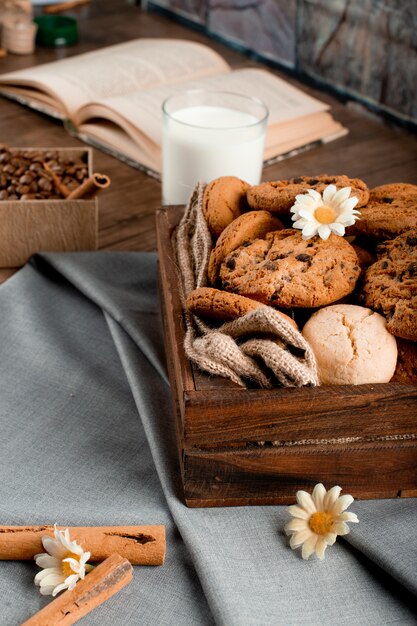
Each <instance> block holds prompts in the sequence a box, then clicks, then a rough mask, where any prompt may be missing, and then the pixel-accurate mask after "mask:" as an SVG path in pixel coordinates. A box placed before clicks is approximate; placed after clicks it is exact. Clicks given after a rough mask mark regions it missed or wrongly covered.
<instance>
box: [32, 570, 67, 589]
mask: <svg viewBox="0 0 417 626" xmlns="http://www.w3.org/2000/svg"><path fill="white" fill-rule="evenodd" d="M50 574H56V575H58V574H61V575H62V572H61V569H59V568H57V567H48V568H47V569H43V570H41V571H40V572H38V573H37V574H36V576H35V580H34V582H35V585H40V584H41V582H42V581H43V580H44V579H45V578H46V577H47V576H50Z"/></svg>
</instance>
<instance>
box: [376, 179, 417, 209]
mask: <svg viewBox="0 0 417 626" xmlns="http://www.w3.org/2000/svg"><path fill="white" fill-rule="evenodd" d="M403 196H417V185H411V184H410V183H388V184H387V185H379V187H374V188H373V189H371V190H370V192H369V200H370V201H371V202H374V201H379V202H383V203H384V204H391V203H392V201H393V200H395V199H397V198H398V197H400V198H402V197H403Z"/></svg>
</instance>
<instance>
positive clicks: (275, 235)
mask: <svg viewBox="0 0 417 626" xmlns="http://www.w3.org/2000/svg"><path fill="white" fill-rule="evenodd" d="M359 274H360V267H359V264H358V257H357V256H356V252H355V251H354V249H353V248H352V246H351V245H350V244H349V243H348V242H347V241H346V240H345V239H343V237H338V236H337V235H334V234H331V235H330V237H329V238H328V239H327V240H326V241H324V240H323V239H320V238H319V237H314V238H313V239H309V240H307V241H305V240H304V239H303V238H302V235H301V233H300V232H299V231H296V230H294V229H286V230H280V231H275V232H271V233H268V234H267V235H266V236H265V238H263V239H257V240H256V241H254V242H253V243H250V244H249V245H247V246H241V247H239V248H237V249H236V250H234V251H233V252H231V253H230V254H228V255H227V256H226V257H225V259H224V261H223V263H222V265H221V267H220V278H221V281H222V288H223V289H225V290H226V291H230V292H233V293H237V294H239V295H242V296H246V297H249V298H253V299H254V300H259V302H263V303H264V304H269V305H272V306H275V307H278V308H291V307H318V306H322V305H325V304H330V303H332V302H334V301H336V300H338V299H339V298H343V296H346V295H347V294H349V293H351V292H352V291H353V289H354V288H355V284H356V281H357V279H358V277H359Z"/></svg>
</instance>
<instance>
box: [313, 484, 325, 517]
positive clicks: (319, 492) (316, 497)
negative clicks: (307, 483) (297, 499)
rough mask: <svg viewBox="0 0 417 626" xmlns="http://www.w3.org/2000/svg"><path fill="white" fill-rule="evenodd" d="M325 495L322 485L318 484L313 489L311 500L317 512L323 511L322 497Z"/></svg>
mask: <svg viewBox="0 0 417 626" xmlns="http://www.w3.org/2000/svg"><path fill="white" fill-rule="evenodd" d="M325 495H326V489H325V488H324V485H323V484H322V483H318V484H317V485H316V486H315V487H314V489H313V493H312V494H311V497H312V498H313V501H314V504H315V505H316V509H317V511H323V501H324V496H325Z"/></svg>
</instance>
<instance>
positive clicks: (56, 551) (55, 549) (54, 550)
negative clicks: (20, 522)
mask: <svg viewBox="0 0 417 626" xmlns="http://www.w3.org/2000/svg"><path fill="white" fill-rule="evenodd" d="M42 544H43V547H44V548H45V550H46V551H47V552H49V554H50V555H51V556H56V557H57V558H58V559H60V558H61V557H62V556H64V554H66V552H67V551H66V550H65V548H64V547H63V546H62V545H61V543H57V542H56V541H55V540H54V539H52V537H42Z"/></svg>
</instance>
